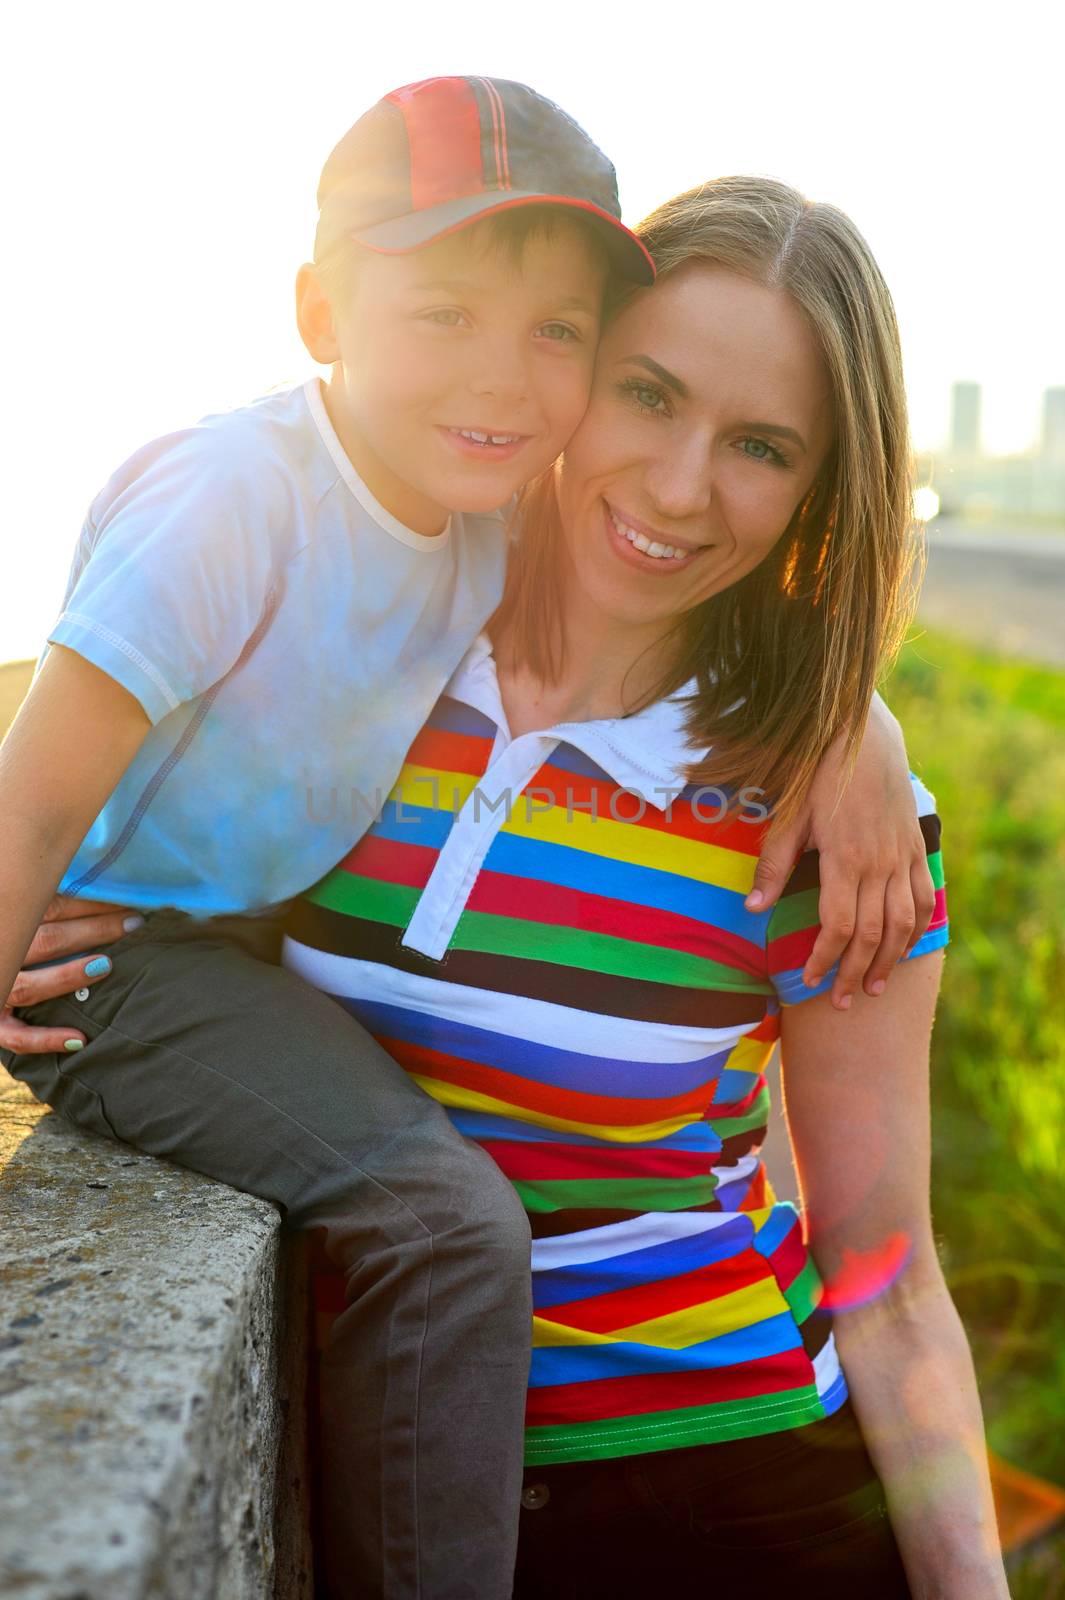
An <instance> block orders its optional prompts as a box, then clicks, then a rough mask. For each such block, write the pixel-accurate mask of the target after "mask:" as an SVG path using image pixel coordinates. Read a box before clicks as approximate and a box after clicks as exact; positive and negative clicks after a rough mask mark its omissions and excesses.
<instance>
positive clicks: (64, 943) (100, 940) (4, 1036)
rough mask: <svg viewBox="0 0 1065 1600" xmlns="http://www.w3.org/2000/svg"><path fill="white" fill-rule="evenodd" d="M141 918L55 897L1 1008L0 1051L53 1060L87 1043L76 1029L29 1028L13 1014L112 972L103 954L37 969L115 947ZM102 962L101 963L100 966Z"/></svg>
mask: <svg viewBox="0 0 1065 1600" xmlns="http://www.w3.org/2000/svg"><path fill="white" fill-rule="evenodd" d="M142 921H143V918H142V917H140V916H139V915H138V914H137V913H136V912H134V911H131V910H130V909H129V907H127V906H113V905H108V904H107V903H106V902H105V901H103V900H79V899H76V898H75V899H71V898H70V896H68V895H64V894H57V895H56V896H55V898H54V899H53V901H52V903H51V905H50V906H49V907H48V910H47V911H46V912H45V914H44V920H43V922H42V923H41V925H40V927H39V928H38V929H37V932H36V933H35V934H34V936H33V943H32V944H31V945H30V948H29V950H28V951H27V952H26V964H25V966H24V967H23V969H22V971H21V972H20V973H19V975H18V977H17V978H16V979H15V983H14V986H13V987H12V990H11V993H10V995H9V996H8V998H7V1001H6V1003H5V1004H4V1006H3V1007H0V1048H3V1049H5V1050H14V1051H15V1052H16V1053H17V1054H19V1055H51V1054H52V1053H53V1051H60V1050H62V1051H65V1050H67V1048H68V1042H71V1041H76V1043H78V1044H84V1043H85V1035H84V1034H83V1033H79V1032H78V1030H77V1029H76V1028H38V1027H31V1026H30V1024H29V1023H28V1022H22V1021H21V1020H20V1019H19V1018H18V1017H16V1016H13V1015H12V1008H13V1007H15V1006H32V1005H36V1004H37V1002H38V1001H40V1000H54V999H56V998H57V997H58V996H59V995H64V994H73V992H74V991H75V990H76V989H87V988H91V986H92V985H93V984H94V983H99V982H100V981H101V979H103V978H106V977H107V975H108V973H109V972H110V971H111V963H110V961H109V960H108V958H107V957H106V956H104V955H101V954H99V953H98V952H97V953H94V954H93V955H87V956H86V955H83V956H79V958H78V959H77V961H62V962H60V963H59V965H57V966H48V967H35V965H34V963H36V962H39V961H52V962H54V961H56V960H57V958H58V957H60V956H65V955H69V954H70V952H71V951H72V950H84V949H85V948H86V946H88V947H89V948H91V947H92V946H93V945H107V944H113V943H114V941H115V940H116V939H121V938H122V935H123V934H124V933H131V932H132V931H133V929H134V928H135V927H139V926H140V925H141V922H142ZM100 963H103V965H101V964H100Z"/></svg>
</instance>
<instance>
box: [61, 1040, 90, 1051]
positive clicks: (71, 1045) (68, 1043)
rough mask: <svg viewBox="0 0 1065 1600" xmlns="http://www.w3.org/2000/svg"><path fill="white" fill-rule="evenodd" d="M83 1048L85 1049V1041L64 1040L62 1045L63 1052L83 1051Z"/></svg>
mask: <svg viewBox="0 0 1065 1600" xmlns="http://www.w3.org/2000/svg"><path fill="white" fill-rule="evenodd" d="M84 1048H85V1040H84V1039H66V1040H64V1043H63V1049H64V1050H84Z"/></svg>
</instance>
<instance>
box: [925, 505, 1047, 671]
mask: <svg viewBox="0 0 1065 1600" xmlns="http://www.w3.org/2000/svg"><path fill="white" fill-rule="evenodd" d="M918 616H919V618H920V620H921V621H922V622H925V623H927V624H928V626H929V627H934V628H942V629H943V630H944V631H945V632H948V633H957V634H960V635H961V636H962V637H963V638H966V639H970V640H972V641H973V642H974V643H976V644H985V645H989V646H991V647H992V648H993V649H995V650H999V651H1001V652H1002V653H1003V654H1005V655H1013V656H1024V657H1026V658H1028V659H1029V660H1033V661H1043V662H1047V663H1049V664H1050V665H1053V666H1062V667H1065V531H1063V532H1060V533H1039V534H1032V533H1025V532H1021V531H1012V530H1010V529H1006V528H1003V529H1001V530H998V529H989V530H988V531H987V532H984V531H973V530H970V529H968V528H959V527H957V526H956V525H953V524H951V523H949V522H946V521H942V522H941V521H940V520H939V519H938V518H937V520H936V521H935V522H932V523H930V524H929V527H928V570H927V573H926V575H925V581H924V588H923V590H922V591H921V604H920V610H919V612H918Z"/></svg>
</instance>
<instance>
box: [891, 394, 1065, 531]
mask: <svg viewBox="0 0 1065 1600" xmlns="http://www.w3.org/2000/svg"><path fill="white" fill-rule="evenodd" d="M980 411H981V394H980V385H979V384H978V383H955V384H954V385H953V386H952V388H951V404H950V443H949V444H948V445H947V447H946V449H944V450H942V451H936V452H934V453H926V454H924V455H921V456H919V457H918V459H917V473H918V480H917V481H918V482H919V483H928V484H931V485H932V487H933V488H934V489H935V490H936V492H937V494H938V495H939V499H940V508H941V511H942V513H943V515H945V516H956V517H966V518H972V519H983V520H990V519H992V518H995V517H1000V516H1003V515H1005V516H1013V517H1025V518H1027V517H1031V518H1032V519H1033V520H1036V521H1039V522H1048V521H1049V522H1054V521H1061V522H1065V387H1062V388H1053V389H1047V390H1046V392H1045V394H1044V396H1043V430H1042V437H1041V439H1040V442H1039V447H1038V449H1035V450H1031V451H1027V452H1025V453H1024V454H1020V455H1014V456H989V455H984V454H983V453H982V452H981V448H980Z"/></svg>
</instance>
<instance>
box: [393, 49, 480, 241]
mask: <svg viewBox="0 0 1065 1600" xmlns="http://www.w3.org/2000/svg"><path fill="white" fill-rule="evenodd" d="M385 98H386V99H387V100H389V101H390V102H391V103H392V104H393V105H394V106H397V107H398V109H399V110H400V112H401V113H402V116H403V121H404V123H405V124H406V129H407V144H408V146H409V149H410V193H411V206H412V208H413V210H415V211H421V210H424V209H425V207H427V206H434V205H438V204H440V203H441V202H442V201H445V200H458V199H460V198H461V197H462V196H463V195H469V194H482V193H483V192H484V173H483V170H482V166H481V113H480V110H479V108H478V105H477V97H476V95H475V94H474V92H473V89H472V88H471V87H470V85H469V84H468V83H467V82H466V80H465V78H425V79H424V80H423V81H422V82H421V83H409V84H407V85H406V86H405V87H404V88H402V89H396V90H395V91H394V93H392V94H390V95H386V96H385Z"/></svg>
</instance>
